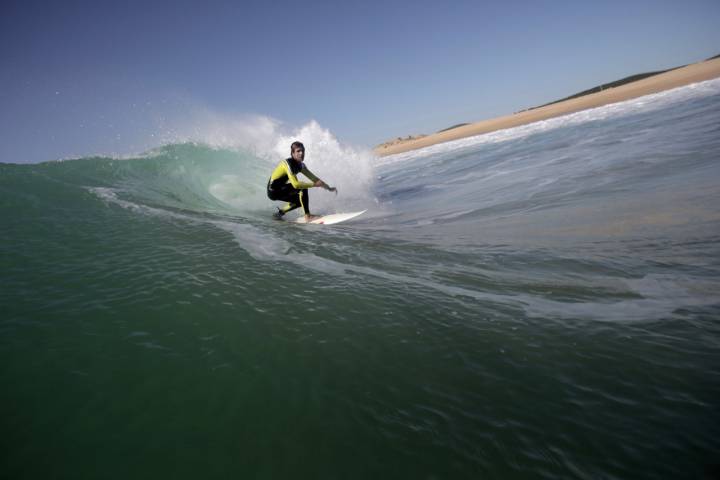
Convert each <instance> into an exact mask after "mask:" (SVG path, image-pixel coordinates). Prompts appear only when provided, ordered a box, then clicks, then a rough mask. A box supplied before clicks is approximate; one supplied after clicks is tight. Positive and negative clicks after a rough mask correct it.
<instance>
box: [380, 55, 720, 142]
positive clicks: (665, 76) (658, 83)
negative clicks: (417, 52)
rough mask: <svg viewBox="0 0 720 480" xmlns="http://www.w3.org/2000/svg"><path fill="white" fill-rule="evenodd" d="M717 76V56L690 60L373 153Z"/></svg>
mask: <svg viewBox="0 0 720 480" xmlns="http://www.w3.org/2000/svg"><path fill="white" fill-rule="evenodd" d="M717 77H720V58H715V59H711V60H707V61H704V62H698V63H693V64H690V65H687V66H684V67H681V68H677V69H674V70H671V71H667V72H665V73H661V74H658V75H654V76H652V77H648V78H645V79H642V80H638V81H636V82H632V83H627V84H625V85H622V86H619V87H615V88H610V89H607V90H604V91H601V92H597V93H592V94H589V95H585V96H582V97H579V98H573V99H571V100H565V101H562V102H558V103H553V104H550V105H545V106H543V107H539V108H534V109H530V110H525V111H522V112H518V113H514V114H511V115H506V116H503V117H498V118H494V119H489V120H483V121H479V122H475V123H471V124H467V125H463V126H460V127H457V128H451V129H449V130H445V131H441V132H438V133H434V134H431V135H424V136H421V137H419V138H418V137H409V138H408V139H406V140H403V139H398V140H395V141H390V142H386V143H383V144H381V145H378V146H377V147H375V148H374V153H375V154H376V155H378V156H386V155H393V154H396V153H403V152H407V151H410V150H416V149H419V148H424V147H429V146H431V145H435V144H438V143H443V142H449V141H452V140H457V139H460V138H466V137H472V136H474V135H480V134H484V133H489V132H494V131H497V130H503V129H506V128H512V127H518V126H521V125H525V124H528V123H533V122H538V121H541V120H547V119H549V118H553V117H559V116H562V115H567V114H570V113H575V112H579V111H581V110H586V109H589V108H595V107H601V106H603V105H608V104H611V103H617V102H622V101H625V100H630V99H633V98H637V97H642V96H644V95H649V94H652V93H658V92H662V91H664V90H670V89H673V88H677V87H682V86H684V85H689V84H692V83H696V82H702V81H705V80H711V79H713V78H717Z"/></svg>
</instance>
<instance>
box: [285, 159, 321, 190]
mask: <svg viewBox="0 0 720 480" xmlns="http://www.w3.org/2000/svg"><path fill="white" fill-rule="evenodd" d="M282 164H283V165H284V166H285V173H286V174H287V177H288V180H289V181H290V183H291V184H292V186H293V188H297V189H298V190H302V189H303V188H312V187H314V186H315V185H314V184H312V183H310V182H301V181H300V180H298V178H297V177H296V176H295V174H294V173H293V172H292V170H291V169H290V166H289V165H288V164H287V162H283V163H282ZM302 172H303V173H305V170H304V169H303V170H302ZM313 176H314V175H313Z"/></svg>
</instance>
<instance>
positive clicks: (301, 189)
mask: <svg viewBox="0 0 720 480" xmlns="http://www.w3.org/2000/svg"><path fill="white" fill-rule="evenodd" d="M298 173H302V174H303V175H305V176H306V177H308V178H309V179H310V180H312V181H313V182H317V181H318V180H319V179H318V178H317V177H316V176H315V175H314V174H313V173H312V172H311V171H310V170H309V169H308V168H307V167H306V166H305V164H304V163H302V162H297V161H295V160H294V159H292V158H287V159H285V160H283V161H281V162H280V163H279V164H278V166H277V167H275V170H273V173H272V175H271V176H270V180H268V184H267V196H268V198H269V199H270V200H281V201H284V202H288V204H287V205H286V206H285V207H284V208H281V209H280V214H281V215H284V214H286V213H287V212H289V211H291V210H295V209H296V208H299V207H303V211H304V212H305V215H310V196H309V195H308V191H307V189H308V188H311V187H313V186H314V185H315V184H314V183H308V182H301V181H300V180H298V178H297V175H298Z"/></svg>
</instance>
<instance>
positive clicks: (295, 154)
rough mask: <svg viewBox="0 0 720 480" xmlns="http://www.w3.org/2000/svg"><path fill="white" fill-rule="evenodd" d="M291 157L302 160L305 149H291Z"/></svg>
mask: <svg viewBox="0 0 720 480" xmlns="http://www.w3.org/2000/svg"><path fill="white" fill-rule="evenodd" d="M292 158H293V159H294V160H297V161H298V162H302V161H303V159H304V158H305V150H304V149H302V148H296V149H294V150H293V151H292Z"/></svg>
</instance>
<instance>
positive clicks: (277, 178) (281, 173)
mask: <svg viewBox="0 0 720 480" xmlns="http://www.w3.org/2000/svg"><path fill="white" fill-rule="evenodd" d="M291 161H292V160H289V159H287V160H282V161H280V163H278V166H277V167H275V170H273V172H272V175H270V184H271V185H278V184H285V183H288V182H289V183H290V184H292V186H293V188H297V189H298V190H300V189H303V188H311V187H312V186H313V185H314V182H317V181H318V178H317V177H316V176H315V175H314V174H313V173H312V172H311V171H310V170H309V169H308V168H307V167H306V166H305V164H304V163H303V164H301V165H302V166H301V167H300V169H299V170H298V169H297V168H296V171H297V172H298V173H302V174H303V175H305V176H306V177H308V178H309V179H310V180H312V183H311V182H301V181H300V180H298V178H297V175H296V174H295V172H293V169H292V167H291V166H290V162H291Z"/></svg>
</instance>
